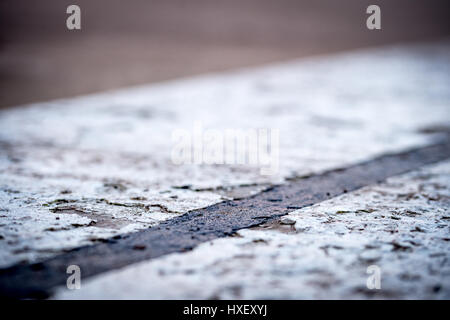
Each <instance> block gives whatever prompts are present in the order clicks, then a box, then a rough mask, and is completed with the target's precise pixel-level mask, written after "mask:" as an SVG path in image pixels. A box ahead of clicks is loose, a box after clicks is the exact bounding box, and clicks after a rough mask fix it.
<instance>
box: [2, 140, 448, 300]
mask: <svg viewBox="0 0 450 320" xmlns="http://www.w3.org/2000/svg"><path fill="white" fill-rule="evenodd" d="M449 157H450V141H448V140H447V141H445V142H442V143H439V144H435V145H431V146H426V147H422V148H417V149H413V150H409V151H406V152H402V153H396V154H388V155H383V156H381V157H378V158H376V159H373V160H370V161H367V162H364V163H360V164H356V165H354V166H351V167H348V168H345V169H336V170H332V171H329V172H326V173H323V174H319V175H314V176H311V177H307V178H304V179H298V180H295V181H291V182H289V183H286V184H284V185H280V186H275V187H271V188H269V189H266V190H265V191H263V192H261V193H259V194H257V195H254V196H251V197H248V198H244V199H240V200H233V201H231V200H230V201H225V202H221V203H218V204H215V205H212V206H209V207H206V208H203V209H198V210H193V211H190V212H188V213H186V214H184V215H182V216H180V217H177V218H174V219H172V220H169V221H166V222H163V223H161V224H160V225H158V226H156V227H153V228H150V229H147V230H144V231H140V232H136V233H132V234H127V235H124V236H117V237H114V238H111V239H108V240H107V241H106V242H105V243H101V244H98V245H93V246H85V247H80V248H77V249H74V250H71V251H70V252H67V253H65V254H62V255H59V256H56V257H54V258H51V259H48V260H45V261H42V262H39V263H34V264H28V265H16V266H13V267H10V268H6V269H2V270H0V296H4V297H10V298H46V297H48V296H49V295H50V294H51V290H52V288H54V287H56V286H58V285H64V284H65V283H66V280H67V277H68V276H69V275H68V274H67V273H66V269H67V267H68V266H69V265H78V266H79V267H80V268H81V278H82V280H84V279H86V278H88V277H90V276H94V275H97V274H100V273H102V272H106V271H109V270H114V269H117V268H121V267H124V266H127V265H129V264H132V263H136V262H139V261H143V260H148V259H154V258H157V257H160V256H163V255H166V254H170V253H174V252H183V251H187V250H191V249H192V248H194V247H195V246H196V245H198V244H200V243H202V242H205V241H209V240H212V239H216V238H219V237H225V236H228V235H231V234H233V233H234V232H236V231H238V230H240V229H243V228H249V227H253V226H256V225H259V224H261V223H264V222H268V221H270V220H274V219H277V218H279V217H280V216H283V215H285V214H287V213H289V212H290V211H293V210H296V209H300V208H303V207H306V206H310V205H312V204H315V203H318V202H321V201H324V200H327V199H330V198H333V197H335V196H338V195H340V194H342V193H345V192H350V191H353V190H356V189H359V188H361V187H364V186H367V185H370V184H374V183H378V182H382V181H384V180H385V179H386V178H388V177H390V176H393V175H398V174H401V173H405V172H407V171H410V170H414V169H417V168H419V167H421V166H424V165H427V164H431V163H434V162H438V161H441V160H445V159H447V158H449Z"/></svg>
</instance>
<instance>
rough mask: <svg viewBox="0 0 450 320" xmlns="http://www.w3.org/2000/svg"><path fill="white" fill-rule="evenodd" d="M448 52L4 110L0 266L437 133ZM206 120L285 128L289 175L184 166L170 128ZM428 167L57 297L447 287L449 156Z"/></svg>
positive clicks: (270, 70) (356, 60)
mask: <svg viewBox="0 0 450 320" xmlns="http://www.w3.org/2000/svg"><path fill="white" fill-rule="evenodd" d="M449 53H450V42H449V41H448V40H445V41H439V42H436V43H432V44H423V45H409V46H393V47H385V48H378V49H368V50H360V51H354V52H350V53H344V54H338V55H333V56H324V57H319V58H311V59H305V60H299V61H293V62H288V63H284V64H275V65H270V66H266V67H262V68H254V69H248V70H238V71H236V72H229V73H224V74H212V75H208V76H201V77H195V78H191V79H185V80H178V81H171V82H167V83H161V84H153V85H149V86H142V87H136V88H130V89H124V90H120V91H114V92H107V93H100V94H95V95H90V96H84V97H78V98H71V99H63V100H56V101H51V102H45V103H36V104H33V105H28V106H23V107H19V108H15V109H10V110H3V111H1V112H0V128H1V129H2V130H1V131H0V146H1V149H0V150H1V151H0V175H1V178H0V267H1V268H5V267H9V266H11V265H15V264H18V263H21V264H26V263H33V262H37V261H41V260H43V259H45V258H49V257H54V256H56V255H58V254H60V253H63V252H65V251H67V250H70V249H72V248H77V247H80V246H84V245H92V244H95V243H99V242H102V241H105V239H108V238H110V237H114V236H117V235H123V234H126V233H130V232H136V231H139V230H144V229H147V228H149V227H153V226H156V225H158V224H159V223H160V222H162V221H165V220H168V219H171V218H174V217H177V216H180V215H182V214H183V213H186V212H188V211H190V210H193V209H197V208H203V207H207V206H210V205H213V204H215V203H218V202H221V201H223V200H226V199H238V198H242V197H246V196H249V195H253V194H255V193H257V192H259V191H261V190H263V189H265V188H267V187H269V186H271V185H276V184H282V183H285V182H286V181H289V180H291V179H301V177H304V176H308V175H313V174H318V173H321V172H324V171H327V170H332V169H337V168H344V167H347V166H349V165H352V164H355V163H358V162H361V161H366V160H370V159H372V158H374V157H376V156H379V155H382V154H386V153H391V152H398V151H402V150H407V149H409V148H412V147H418V146H424V145H427V144H430V143H433V142H435V141H439V139H442V138H443V137H445V136H446V135H447V134H448V128H449V124H450V108H449V102H450V90H448V84H449V83H450V58H449V57H450V54H449ZM361 75H366V76H365V77H364V81H361ZM236 115H239V116H236ZM198 119H201V121H202V125H203V127H205V128H215V129H219V130H220V129H223V130H225V129H227V128H238V129H242V128H276V129H279V130H280V164H279V171H278V174H276V175H273V176H261V175H260V174H259V173H260V170H259V169H260V168H259V167H258V166H251V165H206V164H202V165H181V166H178V165H174V164H173V163H172V162H171V160H170V159H171V158H170V155H171V148H172V144H171V143H169V141H168V139H169V138H170V136H171V133H172V132H173V130H176V129H180V128H181V129H187V130H192V127H193V125H194V123H195V122H196V121H198ZM424 170H425V169H424ZM426 170H428V171H426ZM426 170H425V171H422V170H419V171H417V172H414V173H411V174H410V175H405V176H402V177H400V178H392V179H390V180H389V181H388V183H387V184H380V185H377V186H372V187H367V188H365V189H363V190H361V191H356V192H353V193H349V194H346V195H343V196H339V197H337V198H335V199H332V200H328V201H326V202H323V203H319V204H317V205H314V206H312V207H309V208H305V209H301V210H299V211H296V212H294V213H291V214H290V215H289V219H292V220H293V221H285V222H284V223H287V224H284V225H282V226H277V225H267V226H262V227H258V228H256V229H252V230H242V231H239V232H238V235H237V236H236V237H232V238H225V239H218V240H214V241H212V242H211V243H212V245H211V243H205V244H202V245H200V246H199V247H198V248H196V249H194V251H193V252H188V253H184V254H173V255H169V256H166V257H161V258H158V259H157V260H155V261H151V262H144V263H141V264H139V265H137V266H130V267H127V268H125V269H123V270H120V271H112V272H110V273H108V274H105V275H104V276H103V275H101V276H98V277H96V278H93V280H92V282H88V280H87V281H86V283H89V284H86V286H85V287H83V290H81V291H78V292H75V293H73V292H71V293H69V292H66V291H67V289H66V291H65V290H64V289H61V291H60V292H59V293H58V294H57V295H56V297H63V298H70V297H81V296H79V295H81V294H82V295H83V296H82V297H83V298H88V297H97V298H101V297H107V296H108V295H109V296H110V297H113V298H121V297H123V296H121V295H120V294H121V293H122V294H123V292H124V287H123V286H125V287H126V290H125V291H127V292H129V293H130V294H132V295H134V297H137V298H148V297H155V298H168V297H171V298H182V297H189V298H192V297H199V298H214V297H217V298H257V297H260V298H262V297H269V298H282V297H286V298H323V297H329V298H331V297H335V298H354V297H356V298H358V297H367V296H370V297H372V296H374V297H384V298H393V297H394V298H395V297H401V298H410V297H432V298H448V297H449V291H448V290H449V289H448V279H449V278H448V262H447V261H448V258H449V256H448V255H449V247H448V231H449V230H448V215H449V213H448V207H449V201H448V197H449V194H448V189H449V183H450V181H449V180H450V178H449V172H448V170H449V165H448V162H445V163H443V164H438V165H436V166H430V167H427V169H426ZM423 172H425V174H424V173H423ZM436 172H437V173H436ZM421 174H424V175H425V176H426V175H429V176H430V177H429V178H424V179H423V181H422V180H420V179H419V178H417V175H419V176H420V175H421ZM414 175H416V176H414ZM415 177H416V178H415ZM396 179H397V180H396ZM402 179H403V180H402ZM392 181H394V182H392ZM395 181H397V182H395ZM377 188H378V189H377ZM377 190H378V191H377ZM425 195H427V196H425ZM416 197H418V198H416ZM397 207H398V208H397ZM333 210H334V211H333ZM358 210H363V211H359V212H358ZM364 210H365V211H364ZM339 211H340V212H339ZM408 211H411V212H416V213H418V214H417V215H414V214H409V213H407V212H408ZM294 222H295V224H294ZM349 226H353V227H354V228H353V229H349ZM361 226H364V229H363V230H360V229H361ZM439 226H441V227H439ZM416 227H417V228H418V229H417V228H416ZM280 231H281V232H280ZM340 232H341V233H342V234H340ZM400 235H404V237H403V236H400ZM377 237H378V238H377ZM445 239H447V240H445ZM259 240H261V241H259ZM409 240H411V241H413V242H414V243H418V245H415V244H414V243H411V242H408V241H409ZM333 243H335V244H333ZM393 243H397V245H398V246H396V244H393ZM366 245H368V246H369V247H366ZM372 247H373V248H372ZM299 248H302V249H301V250H300V249H299ZM430 255H431V256H430ZM425 258H426V259H425ZM369 260H370V261H372V260H373V261H372V262H376V263H380V264H381V262H383V264H382V265H380V266H381V268H382V271H383V274H384V275H383V290H381V291H380V293H376V294H373V293H367V292H366V290H364V283H365V282H364V281H365V280H364V281H363V279H365V278H366V277H367V275H366V274H365V269H364V267H366V265H367V262H369ZM389 261H391V262H389ZM314 266H316V267H314ZM320 266H322V267H320ZM411 268H412V269H411ZM310 269H311V270H313V271H311V272H310V271H309V270H310ZM315 269H317V271H314V270H315ZM414 269H416V270H423V274H419V275H418V274H417V273H415V272H413V271H414ZM158 270H163V271H162V273H161V272H159V271H158ZM164 270H165V271H164ZM277 270H279V272H280V274H277V272H278V271H277ZM283 272H285V273H283ZM200 275H201V276H200ZM259 276H260V277H259ZM127 277H131V278H133V279H134V278H136V279H138V278H139V279H142V282H139V283H134V282H133V283H129V282H126V278H127ZM258 277H259V278H258ZM129 279H130V278H129ZM345 279H347V280H345ZM411 279H412V280H411ZM213 280H214V281H213ZM183 281H185V282H183ZM386 283H387V285H386ZM150 284H151V285H150ZM238 284H239V285H238ZM438 284H439V285H440V287H439V288H438ZM200 285H201V287H202V290H198V287H199V286H200ZM83 286H84V283H83ZM174 286H175V287H174ZM105 288H107V290H105ZM174 288H177V289H176V290H174ZM269 288H270V289H269ZM430 288H431V289H430ZM430 290H431V291H430ZM267 294H269V296H267Z"/></svg>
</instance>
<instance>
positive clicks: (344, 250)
mask: <svg viewBox="0 0 450 320" xmlns="http://www.w3.org/2000/svg"><path fill="white" fill-rule="evenodd" d="M449 204H450V161H446V162H442V163H440V164H437V165H432V166H429V167H425V168H423V169H421V170H417V171H414V172H411V173H409V174H405V175H402V176H399V177H394V178H390V179H388V181H387V182H386V183H382V184H378V185H374V186H369V187H365V188H363V189H360V190H358V191H355V192H351V193H347V194H344V195H341V196H339V197H336V198H333V199H331V200H328V201H324V202H322V203H319V204H316V205H313V206H311V207H307V208H304V209H301V210H297V211H294V212H292V213H291V214H289V215H287V216H285V217H284V218H283V219H284V220H286V219H289V220H292V221H295V225H290V224H287V225H286V224H284V223H280V222H277V223H272V224H270V225H265V226H264V225H263V226H262V227H257V228H253V229H247V230H241V231H239V232H238V233H237V235H236V236H233V237H228V238H222V239H216V240H214V241H210V242H208V243H204V244H202V245H200V246H198V247H197V248H196V249H194V250H193V251H191V252H186V253H180V254H171V255H169V256H165V257H162V258H159V259H157V260H153V261H150V262H143V263H139V264H136V265H133V266H130V267H127V268H124V269H122V270H116V271H111V272H108V273H105V274H104V275H100V276H97V277H95V278H92V279H91V280H86V281H84V282H83V284H82V289H81V290H75V291H69V290H68V289H66V288H60V289H59V290H58V292H57V294H56V295H55V296H54V298H56V299H93V298H94V299H95V298H109V299H122V298H128V299H130V298H131V299H149V298H150V299H151V298H157V299H211V298H214V299H216V298H219V299H282V298H286V299H292V298H295V299H299V298H300V299H355V298H357V299H360V298H363V299H365V298H374V299H377V298H388V299H390V298H401V299H449V298H450V280H449V279H450V259H449V258H450V238H449V231H450V211H449V207H450V206H449ZM371 265H376V266H378V267H379V268H380V270H381V289H379V290H377V289H374V290H370V289H368V287H367V286H366V282H367V279H368V277H369V276H370V274H368V273H367V268H368V267H369V266H371Z"/></svg>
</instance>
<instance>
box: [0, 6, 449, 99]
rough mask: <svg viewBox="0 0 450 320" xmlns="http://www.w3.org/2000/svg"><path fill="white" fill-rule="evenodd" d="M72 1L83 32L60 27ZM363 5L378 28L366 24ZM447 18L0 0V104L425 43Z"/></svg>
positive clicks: (395, 10)
mask: <svg viewBox="0 0 450 320" xmlns="http://www.w3.org/2000/svg"><path fill="white" fill-rule="evenodd" d="M69 4H77V5H79V6H80V7H81V11H82V18H81V23H82V30H81V31H69V30H67V29H66V18H67V16H68V15H67V14H66V8H67V6H68V5H69ZM370 4H378V5H379V6H380V7H381V20H382V30H380V31H370V30H367V29H366V26H365V23H366V18H367V16H368V15H367V14H366V13H365V12H366V8H367V6H368V5H370ZM448 21H449V1H448V0H433V1H424V0H423V1H420V0H419V1H417V0H415V1H412V0H388V1H379V0H377V1H372V0H370V1H366V0H345V1H335V0H304V1H298V0H277V1H270V0H226V1H225V0H221V1H218V0H215V1H212V0H189V1H183V0H171V1H164V0H152V1H149V0H133V1H119V0H76V1H74V0H53V1H50V0H39V1H27V0H2V1H1V2H0V90H1V92H2V94H1V95H0V107H7V106H13V105H17V104H23V103H29V102H35V101H42V100H48V99H53V98H60V97H67V96H74V95H79V94H86V93H91V92H96V91H101V90H105V89H113V88H119V87H123V86H129V85H136V84H142V83H147V82H155V81H163V80H168V79H173V78H178V77H184V76H189V75H195V74H202V73H205V72H214V71H220V70H227V69H232V68H236V67H242V66H253V65H259V64H264V63H267V62H274V61H283V60H288V59H292V58H298V57H305V56H310V55H317V54H326V53H332V52H338V51H345V50H349V49H356V48H361V47H369V46H379V45H384V44H392V43H397V42H410V41H426V40H432V39H435V38H439V37H443V36H448V35H449V32H450V27H449V25H450V24H449V23H448Z"/></svg>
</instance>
